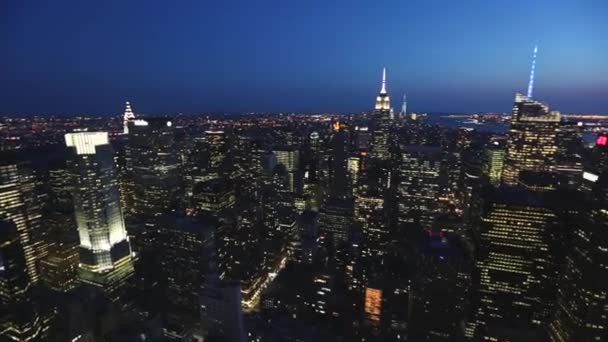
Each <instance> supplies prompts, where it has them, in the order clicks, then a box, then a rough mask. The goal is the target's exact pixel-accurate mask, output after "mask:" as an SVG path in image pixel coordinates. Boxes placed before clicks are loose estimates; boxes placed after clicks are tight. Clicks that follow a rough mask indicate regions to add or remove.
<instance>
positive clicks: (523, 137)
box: [503, 46, 561, 185]
mask: <svg viewBox="0 0 608 342" xmlns="http://www.w3.org/2000/svg"><path fill="white" fill-rule="evenodd" d="M537 53H538V46H535V47H534V53H533V58H532V67H531V71H530V81H529V83H528V92H527V95H524V94H521V93H516V94H515V102H514V104H513V115H512V117H511V128H510V130H509V139H508V140H507V151H506V156H505V162H504V169H503V182H504V183H506V184H510V185H516V184H518V183H519V180H520V173H521V172H522V171H531V172H545V171H552V169H553V166H554V164H555V155H556V152H557V148H558V145H557V141H556V137H557V132H558V130H559V125H560V121H561V115H560V113H559V112H557V111H551V110H550V109H549V106H548V105H546V104H544V103H542V102H540V101H536V100H534V99H532V92H533V90H534V73H535V69H536V55H537Z"/></svg>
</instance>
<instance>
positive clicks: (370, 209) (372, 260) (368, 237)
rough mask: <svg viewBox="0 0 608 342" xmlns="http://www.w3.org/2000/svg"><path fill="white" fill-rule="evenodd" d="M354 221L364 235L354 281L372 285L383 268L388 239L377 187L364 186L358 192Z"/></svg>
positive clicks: (383, 203)
mask: <svg viewBox="0 0 608 342" xmlns="http://www.w3.org/2000/svg"><path fill="white" fill-rule="evenodd" d="M355 220H356V222H357V223H358V225H359V226H360V228H361V232H362V235H363V238H362V241H361V245H362V246H361V260H360V261H361V262H360V263H357V265H356V266H355V268H357V270H355V271H356V272H355V273H356V274H357V275H356V277H357V278H358V279H356V283H357V284H358V286H361V287H369V286H372V287H374V286H376V282H377V281H378V278H380V277H381V275H382V272H383V270H384V267H383V265H384V258H385V256H386V253H387V246H388V243H389V241H390V236H389V233H390V232H389V225H388V223H387V220H386V217H385V201H384V197H383V196H382V195H381V194H380V193H379V192H378V191H377V190H374V189H372V188H365V187H363V188H362V189H361V190H359V191H358V194H357V197H355ZM370 284H371V285H370Z"/></svg>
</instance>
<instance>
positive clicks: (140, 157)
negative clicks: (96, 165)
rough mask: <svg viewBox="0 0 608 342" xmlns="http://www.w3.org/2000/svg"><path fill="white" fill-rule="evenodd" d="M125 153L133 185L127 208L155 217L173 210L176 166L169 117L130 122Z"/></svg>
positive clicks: (177, 161) (176, 189)
mask: <svg viewBox="0 0 608 342" xmlns="http://www.w3.org/2000/svg"><path fill="white" fill-rule="evenodd" d="M126 153H127V156H128V159H127V171H128V173H130V177H132V186H133V201H132V203H133V204H132V206H133V207H132V208H131V211H132V212H133V213H134V214H136V215H140V216H148V217H155V216H159V215H161V214H163V213H165V212H166V211H170V210H171V209H173V208H174V206H175V205H176V203H177V201H178V198H177V196H178V194H179V191H180V174H179V169H180V168H179V156H178V154H177V151H176V148H175V132H174V127H173V123H172V121H171V119H168V118H147V119H140V120H134V121H131V122H130V123H129V141H128V144H127V147H126Z"/></svg>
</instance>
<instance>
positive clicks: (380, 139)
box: [371, 68, 391, 160]
mask: <svg viewBox="0 0 608 342" xmlns="http://www.w3.org/2000/svg"><path fill="white" fill-rule="evenodd" d="M390 122H391V101H390V98H389V96H388V93H387V92H386V68H384V69H382V88H381V89H380V93H379V94H378V96H376V105H375V107H374V113H373V115H372V130H373V131H372V143H371V157H372V158H374V159H377V160H387V159H388V157H389V152H388V139H389V129H390Z"/></svg>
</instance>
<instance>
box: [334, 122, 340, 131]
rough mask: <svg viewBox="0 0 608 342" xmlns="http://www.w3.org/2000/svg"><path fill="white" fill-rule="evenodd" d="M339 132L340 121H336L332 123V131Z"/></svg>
mask: <svg viewBox="0 0 608 342" xmlns="http://www.w3.org/2000/svg"><path fill="white" fill-rule="evenodd" d="M339 130H340V121H336V122H334V131H336V132H337V131H339Z"/></svg>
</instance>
